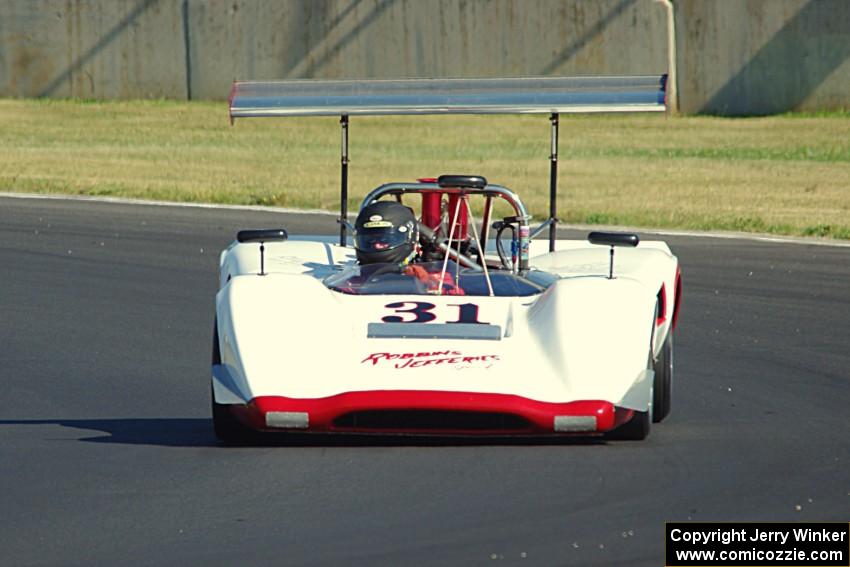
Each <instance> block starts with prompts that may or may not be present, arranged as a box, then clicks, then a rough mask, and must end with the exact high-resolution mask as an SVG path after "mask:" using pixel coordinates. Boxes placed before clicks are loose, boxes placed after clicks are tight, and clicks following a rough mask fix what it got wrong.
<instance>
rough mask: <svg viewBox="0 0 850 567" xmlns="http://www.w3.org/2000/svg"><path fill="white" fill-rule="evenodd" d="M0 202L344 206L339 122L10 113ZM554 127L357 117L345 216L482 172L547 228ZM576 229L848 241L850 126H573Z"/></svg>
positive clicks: (569, 213)
mask: <svg viewBox="0 0 850 567" xmlns="http://www.w3.org/2000/svg"><path fill="white" fill-rule="evenodd" d="M0 121H2V124H3V134H2V137H0V149H2V151H0V191H14V192H33V193H67V194H75V195H109V196H118V197H133V198H142V199H155V200H171V201H197V202H211V203H233V204H259V205H274V206H283V207H298V208H321V209H328V210H335V209H338V207H339V204H338V200H339V196H338V195H339V172H338V170H339V145H340V140H339V139H340V132H339V124H338V119H335V118H283V119H266V120H256V119H254V120H251V119H243V120H240V121H238V122H237V123H236V125H235V126H233V127H231V126H230V125H229V123H228V120H227V108H226V104H225V103H211V102H191V103H186V102H170V101H129V102H127V101H110V102H96V101H67V100H49V99H45V100H9V99H6V100H0ZM548 155H549V121H548V120H547V119H546V117H544V116H495V117H482V116H458V117H439V116H436V117H419V118H416V117H369V118H365V117H364V118H358V117H354V118H352V120H351V165H350V184H351V186H350V194H351V202H350V207H355V208H356V207H357V206H358V205H359V202H360V200H361V199H362V197H363V196H364V195H365V194H366V193H367V192H368V191H369V190H370V189H372V188H373V187H375V186H376V185H379V184H381V183H384V182H386V181H404V180H411V179H414V178H417V177H426V176H429V177H430V176H436V175H439V174H441V173H474V174H482V175H484V176H485V177H487V178H488V179H489V180H490V181H491V182H494V183H499V184H502V185H506V186H508V187H511V188H512V189H514V190H515V191H517V192H518V193H519V194H520V195H521V196H522V197H523V200H524V201H525V202H526V205H527V206H528V208H529V209H530V210H531V212H532V213H533V214H534V215H535V217H536V218H538V219H539V218H542V217H545V216H546V211H547V210H548V183H549V161H548ZM559 182H560V192H559V201H558V209H559V216H560V217H561V218H562V219H563V220H564V221H566V222H569V223H581V224H604V225H627V226H636V227H655V228H671V229H692V230H693V229H695V230H733V231H746V232H760V233H773V234H787V235H799V236H819V237H831V238H842V239H850V113H847V112H837V113H818V114H809V115H797V114H789V115H781V116H775V117H766V118H735V119H730V118H718V117H668V116H664V115H631V116H627V115H606V116H596V115H588V116H562V117H561V135H560V161H559Z"/></svg>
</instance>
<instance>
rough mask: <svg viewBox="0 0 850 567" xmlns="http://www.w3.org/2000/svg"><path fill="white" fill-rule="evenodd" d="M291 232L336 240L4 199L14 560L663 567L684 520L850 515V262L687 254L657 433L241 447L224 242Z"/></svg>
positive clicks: (828, 256) (4, 492) (206, 217)
mask: <svg viewBox="0 0 850 567" xmlns="http://www.w3.org/2000/svg"><path fill="white" fill-rule="evenodd" d="M280 225H284V226H286V227H287V228H288V229H289V230H290V231H291V232H293V233H316V232H319V233H332V232H334V230H335V225H334V223H333V217H330V216H281V215H280V214H273V213H261V212H250V211H232V210H217V209H199V208H171V207H154V206H130V205H122V204H110V203H92V202H78V201H64V200H32V199H10V198H0V265H2V272H1V273H2V276H3V277H2V280H3V281H2V286H0V359H2V366H0V374H2V379H1V380H0V386H2V388H0V402H2V404H0V407H2V409H0V487H2V489H0V563H2V564H3V565H15V566H21V565H181V566H183V565H205V566H209V565H236V564H238V565H340V564H346V565H501V564H510V565H613V564H617V565H626V564H637V565H660V564H662V562H663V559H662V549H663V535H662V534H663V522H665V521H686V520H694V521H724V520H739V521H758V520H771V521H841V522H847V521H848V520H850V422H848V408H850V353H849V352H848V351H850V349H848V345H850V261H848V260H850V248H846V247H844V248H841V247H827V246H814V245H800V244H788V243H770V242H757V241H753V240H738V239H712V238H697V237H687V236H673V237H668V238H666V240H667V241H668V242H669V243H670V244H671V246H672V248H673V249H674V251H675V252H676V253H677V255H678V256H679V258H680V261H681V263H682V266H683V270H684V289H685V291H684V302H683V312H682V317H681V320H680V326H679V331H678V334H677V336H676V370H677V374H676V387H675V400H674V403H673V413H672V415H671V416H670V418H668V420H667V421H665V422H664V423H662V424H659V425H656V426H655V427H654V429H653V432H652V434H651V435H650V437H649V439H648V440H647V441H645V442H638V443H635V442H629V443H626V442H619V443H608V444H600V443H542V444H541V443H537V444H534V443H532V444H527V443H526V444H511V443H504V442H500V443H485V444H462V443H459V444H447V443H443V444H440V443H424V444H423V443H411V444H399V443H396V444H392V443H390V444H386V443H384V444H374V445H368V444H367V445H362V444H360V445H357V444H355V445H341V444H330V445H326V446H294V447H286V446H264V447H248V448H225V447H221V446H219V445H217V443H216V441H215V439H214V437H213V435H212V432H211V423H210V420H209V413H208V411H209V378H208V373H209V356H210V353H209V350H210V336H211V326H212V321H213V296H214V294H215V291H216V267H217V260H218V251H219V250H220V249H221V248H222V247H224V246H225V245H226V244H227V243H228V242H229V241H230V240H231V239H232V237H233V235H234V234H235V231H236V230H237V229H239V228H246V227H266V226H280ZM326 316H327V318H328V324H329V325H331V324H333V322H334V321H333V313H328V314H326ZM286 323H287V322H284V324H286ZM292 324H295V323H294V322H293V323H292ZM282 350H284V352H285V345H284V346H282ZM286 356H292V357H295V356H299V353H297V352H291V353H286Z"/></svg>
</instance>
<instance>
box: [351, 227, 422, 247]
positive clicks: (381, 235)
mask: <svg viewBox="0 0 850 567" xmlns="http://www.w3.org/2000/svg"><path fill="white" fill-rule="evenodd" d="M408 236H409V233H408V232H406V231H405V232H399V231H398V230H397V229H396V228H395V227H391V228H372V229H368V228H367V229H361V230H359V231H357V234H356V235H355V236H354V244H355V246H356V248H357V249H358V250H363V251H366V252H378V251H380V250H390V249H392V248H395V247H396V246H399V245H401V244H404V243H405V242H407V238H408Z"/></svg>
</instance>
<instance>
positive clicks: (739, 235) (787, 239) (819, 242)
mask: <svg viewBox="0 0 850 567" xmlns="http://www.w3.org/2000/svg"><path fill="white" fill-rule="evenodd" d="M0 197H8V198H11V199H43V200H54V201H91V202H95V203H113V204H119V205H147V206H152V207H183V208H197V209H222V210H232V211H258V212H264V213H276V214H287V215H325V216H334V217H335V216H338V214H337V213H334V212H331V211H323V210H319V209H287V208H283V207H264V206H261V205H224V204H215V203H180V202H172V201H146V200H143V199H125V198H120V197H95V196H90V195H57V194H46V193H6V192H0ZM349 216H350V217H353V216H354V213H349ZM558 226H559V228H565V229H573V230H619V231H629V232H643V233H648V234H657V235H660V236H688V237H694V238H722V239H726V240H751V241H755V242H773V243H776V244H804V245H807V246H832V247H836V248H850V242H844V241H841V240H830V239H826V238H817V237H793V236H774V235H768V234H750V233H746V232H691V231H686V230H666V229H654V228H639V227H622V226H599V225H582V224H559V225H558Z"/></svg>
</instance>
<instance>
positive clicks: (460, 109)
mask: <svg viewBox="0 0 850 567" xmlns="http://www.w3.org/2000/svg"><path fill="white" fill-rule="evenodd" d="M666 97H667V75H660V76H659V75H653V76H622V77H525V78H513V79H401V80H364V81H360V80H287V81H237V82H234V83H233V88H232V89H231V91H230V98H229V106H230V120H231V122H232V121H233V120H234V119H235V118H257V117H275V116H277V117H280V116H339V117H340V124H341V125H342V152H341V153H342V159H341V163H342V173H341V189H340V219H339V222H340V246H345V233H346V223H347V217H348V122H349V116H369V115H424V114H549V115H550V121H551V123H552V139H551V154H550V156H549V160H550V178H549V219H548V220H547V221H546V223H548V225H549V247H550V250H554V249H555V228H556V225H557V222H558V219H557V208H556V201H557V178H558V116H559V115H560V114H575V113H594V112H663V111H664V110H666V107H667V104H666Z"/></svg>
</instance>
